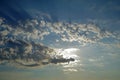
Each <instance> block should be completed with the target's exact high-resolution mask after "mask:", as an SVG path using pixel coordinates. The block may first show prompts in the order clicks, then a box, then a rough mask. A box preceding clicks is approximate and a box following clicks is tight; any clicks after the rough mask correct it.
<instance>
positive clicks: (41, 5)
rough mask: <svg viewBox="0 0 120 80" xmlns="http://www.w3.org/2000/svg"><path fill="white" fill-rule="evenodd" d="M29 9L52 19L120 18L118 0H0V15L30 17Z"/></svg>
mask: <svg viewBox="0 0 120 80" xmlns="http://www.w3.org/2000/svg"><path fill="white" fill-rule="evenodd" d="M29 10H38V11H41V12H45V13H48V14H50V15H51V16H52V17H53V18H54V20H75V21H78V20H79V21H84V20H85V21H86V19H115V20H116V19H120V16H119V14H120V1H118V0H114V1H113V0H19V1H18V0H1V1H0V16H4V17H6V18H8V19H9V20H13V21H16V20H19V19H25V18H30V13H28V12H27V11H29Z"/></svg>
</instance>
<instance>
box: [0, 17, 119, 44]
mask: <svg viewBox="0 0 120 80" xmlns="http://www.w3.org/2000/svg"><path fill="white" fill-rule="evenodd" d="M0 26H1V31H0V36H2V38H3V37H4V38H8V37H9V38H11V37H15V38H20V39H21V38H22V39H24V40H28V41H29V40H43V39H44V37H45V36H49V35H51V33H54V34H56V35H57V36H59V37H60V40H62V41H67V42H74V41H76V42H79V43H81V44H82V43H96V42H100V41H101V40H102V39H104V38H114V39H118V38H117V35H115V33H113V32H110V31H108V30H105V29H101V28H100V27H99V26H97V25H95V24H92V23H89V24H80V23H75V22H73V23H68V22H62V21H58V22H52V21H51V22H50V21H47V20H45V19H44V18H43V17H42V18H41V19H32V20H26V21H24V22H19V24H18V25H15V26H13V25H8V24H6V23H4V19H3V18H1V19H0Z"/></svg>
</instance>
